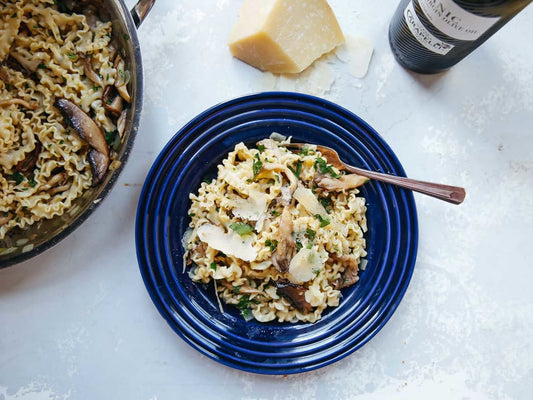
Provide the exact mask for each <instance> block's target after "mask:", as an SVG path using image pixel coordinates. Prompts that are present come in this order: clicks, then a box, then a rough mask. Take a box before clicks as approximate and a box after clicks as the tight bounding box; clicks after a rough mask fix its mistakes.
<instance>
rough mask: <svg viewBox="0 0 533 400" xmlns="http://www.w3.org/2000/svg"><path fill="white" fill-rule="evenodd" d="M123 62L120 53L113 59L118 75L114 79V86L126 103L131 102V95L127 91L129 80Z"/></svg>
mask: <svg viewBox="0 0 533 400" xmlns="http://www.w3.org/2000/svg"><path fill="white" fill-rule="evenodd" d="M125 65H126V64H125V63H124V60H123V59H122V57H121V56H120V54H118V55H117V58H116V59H115V69H116V70H117V74H118V77H117V79H116V81H115V87H116V88H117V90H118V93H119V94H120V96H122V98H123V99H124V100H126V101H127V102H128V103H129V102H131V96H130V94H129V93H128V88H127V85H128V82H129V80H130V79H129V72H128V71H126V69H125Z"/></svg>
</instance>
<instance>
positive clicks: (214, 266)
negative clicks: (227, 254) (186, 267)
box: [210, 262, 217, 271]
mask: <svg viewBox="0 0 533 400" xmlns="http://www.w3.org/2000/svg"><path fill="white" fill-rule="evenodd" d="M210 267H211V269H212V270H213V271H216V270H217V265H216V263H215V262H212V263H211V265H210Z"/></svg>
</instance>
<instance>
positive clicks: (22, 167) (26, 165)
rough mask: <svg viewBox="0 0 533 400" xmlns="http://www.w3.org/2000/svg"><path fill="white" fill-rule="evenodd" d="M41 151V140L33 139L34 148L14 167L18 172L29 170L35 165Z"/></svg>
mask: <svg viewBox="0 0 533 400" xmlns="http://www.w3.org/2000/svg"><path fill="white" fill-rule="evenodd" d="M40 153H41V142H39V141H38V140H36V141H35V148H34V149H33V150H32V151H31V152H29V153H28V154H27V155H26V157H25V158H24V159H23V160H21V161H20V162H19V163H18V164H17V165H16V166H15V169H16V170H17V171H19V172H23V173H25V172H30V171H31V170H33V168H34V167H35V164H36V163H37V159H38V158H39V154H40Z"/></svg>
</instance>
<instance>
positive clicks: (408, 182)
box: [345, 165, 466, 204]
mask: <svg viewBox="0 0 533 400" xmlns="http://www.w3.org/2000/svg"><path fill="white" fill-rule="evenodd" d="M345 169H347V170H349V171H351V172H353V173H355V174H357V175H362V176H366V177H367V178H372V179H375V180H376V181H381V182H387V183H391V184H393V185H396V186H400V187H404V188H406V189H410V190H414V191H415V192H419V193H423V194H427V195H428V196H432V197H436V198H437V199H441V200H444V201H447V202H448V203H453V204H461V203H462V202H463V200H464V199H465V196H466V191H465V190H464V189H463V188H462V187H457V186H450V185H442V184H440V183H432V182H424V181H418V180H416V179H410V178H404V177H403V176H395V175H387V174H382V173H380V172H374V171H367V170H364V169H360V168H357V167H352V166H351V165H346V166H345Z"/></svg>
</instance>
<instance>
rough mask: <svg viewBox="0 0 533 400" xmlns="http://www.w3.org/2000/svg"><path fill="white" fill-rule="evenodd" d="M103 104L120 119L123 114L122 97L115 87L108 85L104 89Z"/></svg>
mask: <svg viewBox="0 0 533 400" xmlns="http://www.w3.org/2000/svg"><path fill="white" fill-rule="evenodd" d="M102 104H103V105H104V108H105V109H106V110H107V111H109V112H111V113H112V114H113V115H115V116H116V117H118V116H119V115H120V113H121V112H122V108H123V107H122V97H120V96H119V95H118V93H117V89H116V88H115V87H114V86H111V85H108V86H106V88H105V89H104V93H103V94H102Z"/></svg>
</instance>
